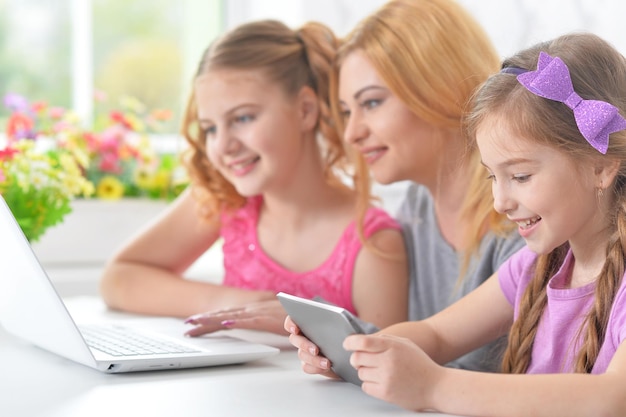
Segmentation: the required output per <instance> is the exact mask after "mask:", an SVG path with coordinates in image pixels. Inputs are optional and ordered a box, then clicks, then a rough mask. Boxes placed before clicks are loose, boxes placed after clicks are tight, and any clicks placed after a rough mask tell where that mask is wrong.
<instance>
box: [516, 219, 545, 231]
mask: <svg viewBox="0 0 626 417" xmlns="http://www.w3.org/2000/svg"><path fill="white" fill-rule="evenodd" d="M539 220H541V217H540V216H536V217H533V218H530V219H526V220H521V221H518V222H515V223H517V225H518V226H519V227H520V228H521V229H528V228H530V227H532V226H533V225H535V224H536V223H537V222H538V221H539Z"/></svg>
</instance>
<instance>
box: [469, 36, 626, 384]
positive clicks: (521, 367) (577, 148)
mask: <svg viewBox="0 0 626 417" xmlns="http://www.w3.org/2000/svg"><path fill="white" fill-rule="evenodd" d="M541 51H543V52H546V53H548V54H549V55H551V56H553V57H559V58H561V59H562V60H563V62H565V64H566V65H567V66H568V68H569V71H570V74H571V78H572V84H573V86H574V90H575V91H576V93H578V94H579V95H580V96H581V97H583V98H584V99H595V100H602V101H606V102H608V103H611V104H613V105H614V106H616V107H618V108H619V109H620V112H621V114H625V113H626V97H625V96H624V93H623V92H624V91H626V60H625V59H624V57H623V56H622V55H621V54H620V53H619V52H618V51H617V50H616V49H615V48H613V47H612V46H611V45H609V44H608V43H607V42H606V41H604V40H602V39H601V38H599V37H597V36H595V35H592V34H585V33H581V34H570V35H565V36H561V37H559V38H556V39H554V40H552V41H549V42H545V43H540V44H537V45H535V46H533V47H531V48H528V49H526V50H524V51H521V52H519V53H518V54H516V55H515V56H513V57H511V58H509V59H507V60H506V61H504V63H503V67H515V68H521V69H525V70H534V69H536V66H537V60H538V57H539V53H540V52H541ZM494 117H495V118H497V119H500V120H504V121H505V123H506V124H507V127H509V128H510V129H511V131H512V133H514V134H517V135H519V136H521V137H524V138H526V139H528V140H532V141H536V142H538V143H541V144H544V145H547V146H551V147H554V148H556V149H558V150H559V151H560V152H563V153H565V154H566V155H567V156H568V157H569V158H571V159H572V160H573V161H575V162H576V164H577V166H587V165H588V164H590V163H597V161H599V160H600V161H602V160H604V158H610V159H617V160H619V161H621V165H620V167H619V172H618V174H617V176H616V178H615V180H614V182H613V184H612V185H611V187H609V188H608V191H609V193H610V194H611V195H612V196H613V200H612V207H610V208H609V209H608V211H607V215H609V216H612V217H611V219H610V220H611V221H610V227H611V229H612V230H611V236H610V239H609V242H608V245H607V248H606V255H607V256H606V262H605V263H604V265H603V267H602V271H601V272H600V275H599V276H598V278H597V281H596V282H597V284H596V289H595V302H594V304H593V306H592V308H591V310H590V311H589V313H588V314H587V316H586V317H585V320H584V321H583V324H582V325H581V328H580V331H579V336H580V337H581V339H582V342H581V344H580V345H574V344H573V345H572V346H574V347H575V349H576V350H577V352H575V355H576V356H575V361H574V365H573V368H574V369H573V371H574V372H580V373H589V372H591V370H592V368H593V366H594V364H595V361H596V359H597V357H598V352H599V350H600V347H601V346H602V343H603V341H604V337H605V332H606V326H607V323H608V319H609V315H610V311H611V306H612V304H613V300H614V298H615V294H616V291H617V289H618V288H619V285H620V282H621V280H622V277H623V275H624V260H625V258H626V188H625V185H626V163H625V161H626V131H620V132H616V133H612V134H611V135H610V140H609V148H608V151H607V153H606V156H603V155H602V154H600V153H599V152H598V151H597V150H595V149H594V148H593V147H591V146H590V145H589V143H587V141H586V140H585V138H584V137H583V136H582V135H581V133H580V132H579V130H578V127H577V125H576V122H575V120H574V115H573V112H572V110H570V109H569V108H568V107H567V106H566V105H565V104H563V103H559V102H556V101H552V100H547V99H544V98H541V97H539V96H536V95H534V94H532V93H530V92H529V91H528V90H526V89H525V88H524V87H523V86H522V85H521V84H520V83H519V82H518V81H517V79H516V77H515V76H514V75H511V74H506V73H500V74H496V75H494V76H492V77H491V78H490V79H489V80H488V81H487V82H486V83H485V85H484V86H483V87H482V88H481V89H480V91H479V92H478V93H477V95H476V97H475V99H474V102H473V110H472V112H471V113H470V115H469V116H468V118H467V122H468V132H469V134H470V135H471V136H472V137H475V134H476V131H477V129H478V128H479V126H480V125H481V123H483V122H484V121H485V120H486V119H487V118H489V119H491V120H493V118H494ZM568 249H569V247H568V244H567V243H565V244H564V245H562V246H560V247H558V248H556V249H555V250H553V251H552V252H550V253H549V254H546V255H541V256H539V257H538V259H537V262H536V265H535V271H534V276H533V278H532V281H531V282H530V283H529V285H528V287H527V288H526V290H525V293H524V296H523V298H522V300H521V302H520V306H519V313H518V319H517V320H516V321H515V323H514V324H513V326H512V328H511V331H510V334H509V343H508V346H507V350H506V352H505V355H504V359H503V363H502V366H503V370H504V371H505V372H510V373H524V372H526V370H527V369H528V365H529V364H530V360H531V356H532V348H533V342H534V339H535V335H536V333H537V328H538V325H539V321H540V319H541V316H542V314H543V311H544V308H545V305H546V302H547V296H546V287H547V283H548V280H549V279H550V278H551V277H552V276H553V275H554V274H555V273H556V272H557V270H558V268H559V267H560V266H561V265H562V263H563V261H564V259H565V255H566V254H567V251H568ZM573 342H574V343H575V342H578V340H575V341H573Z"/></svg>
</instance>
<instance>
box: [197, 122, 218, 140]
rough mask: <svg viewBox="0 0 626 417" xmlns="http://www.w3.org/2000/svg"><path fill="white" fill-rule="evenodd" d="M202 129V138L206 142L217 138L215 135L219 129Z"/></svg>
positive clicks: (209, 127) (213, 126) (203, 127)
mask: <svg viewBox="0 0 626 417" xmlns="http://www.w3.org/2000/svg"><path fill="white" fill-rule="evenodd" d="M200 129H201V131H202V137H203V138H204V139H205V140H209V139H210V138H213V137H215V133H216V132H217V127H216V126H215V125H211V126H201V127H200Z"/></svg>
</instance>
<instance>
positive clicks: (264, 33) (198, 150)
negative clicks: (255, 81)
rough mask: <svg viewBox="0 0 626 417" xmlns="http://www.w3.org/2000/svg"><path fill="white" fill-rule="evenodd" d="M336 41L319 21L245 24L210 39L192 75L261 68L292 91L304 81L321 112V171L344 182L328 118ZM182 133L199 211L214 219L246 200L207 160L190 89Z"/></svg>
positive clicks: (334, 133)
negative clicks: (297, 25)
mask: <svg viewBox="0 0 626 417" xmlns="http://www.w3.org/2000/svg"><path fill="white" fill-rule="evenodd" d="M338 46H339V41H338V39H337V38H336V37H335V35H334V34H333V32H332V31H331V30H330V29H329V28H328V27H326V26H325V25H323V24H321V23H315V22H310V23H306V24H305V25H303V26H302V27H301V28H300V29H298V30H293V29H291V28H289V27H288V26H286V25H285V24H283V23H281V22H278V21H275V20H262V21H256V22H251V23H247V24H243V25H241V26H238V27H237V28H235V29H233V30H231V31H229V32H227V33H226V34H224V35H223V36H221V37H220V38H218V39H217V40H216V41H214V42H213V43H212V44H211V45H210V46H209V47H208V48H207V49H206V51H205V52H204V54H203V56H202V59H201V61H200V64H199V66H198V70H197V72H196V75H195V77H194V80H195V78H196V77H198V76H200V75H202V74H204V73H206V72H208V71H211V70H216V69H238V70H255V71H262V72H263V74H264V75H265V76H267V77H268V81H269V82H272V83H276V84H277V85H280V86H281V87H282V88H284V91H285V92H286V93H288V94H289V95H296V94H297V93H298V92H299V91H300V89H301V88H302V87H304V86H308V87H310V88H312V89H313V90H314V91H315V92H316V94H317V97H318V104H319V108H320V117H319V120H318V123H317V126H316V131H317V133H318V138H319V143H320V152H322V155H323V161H324V174H325V177H326V179H327V180H328V182H329V183H330V184H331V185H335V186H337V187H345V185H343V184H344V183H343V182H342V181H341V178H340V177H341V175H342V174H343V175H347V168H346V167H347V163H346V155H345V152H344V147H343V143H342V140H341V136H340V134H339V132H338V131H337V129H336V126H335V124H334V122H333V119H332V117H331V110H330V103H329V94H328V91H329V86H328V82H329V81H328V76H329V73H330V68H331V65H332V62H333V60H334V58H335V54H336V51H337V48H338ZM182 134H183V135H184V137H185V139H186V140H187V142H188V143H189V145H190V146H189V148H188V150H187V151H186V152H185V153H184V155H183V163H184V164H185V166H186V168H187V170H188V172H189V175H190V177H191V181H192V187H193V191H194V193H195V195H196V197H197V199H198V201H199V203H200V204H199V206H200V208H201V212H202V214H203V215H204V216H205V217H206V218H214V217H215V215H216V214H218V213H220V212H221V211H222V210H232V209H236V208H239V207H241V206H243V205H244V203H245V201H246V198H245V197H243V196H241V195H240V194H239V193H238V192H237V191H236V190H235V187H233V185H232V184H231V183H229V182H228V181H227V180H226V179H225V178H224V177H223V176H222V175H221V174H220V173H219V171H218V170H217V169H216V168H215V167H214V166H213V165H212V164H211V162H210V161H209V158H208V156H207V152H206V146H205V140H204V138H203V137H202V134H201V131H200V129H199V128H198V109H197V102H196V97H195V95H194V93H193V88H192V93H191V94H190V97H189V99H188V103H187V107H186V110H185V113H184V118H183V125H182Z"/></svg>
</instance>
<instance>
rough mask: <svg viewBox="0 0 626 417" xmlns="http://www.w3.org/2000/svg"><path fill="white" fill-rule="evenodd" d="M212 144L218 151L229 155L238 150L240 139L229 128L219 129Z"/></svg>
mask: <svg viewBox="0 0 626 417" xmlns="http://www.w3.org/2000/svg"><path fill="white" fill-rule="evenodd" d="M211 145H212V146H211V147H212V148H213V150H214V151H215V152H216V153H218V154H220V155H227V154H230V153H233V152H236V151H237V149H238V147H239V141H238V140H237V138H235V136H234V135H233V134H232V132H230V131H229V130H228V129H217V131H216V132H215V136H214V137H213V140H212V143H211Z"/></svg>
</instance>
